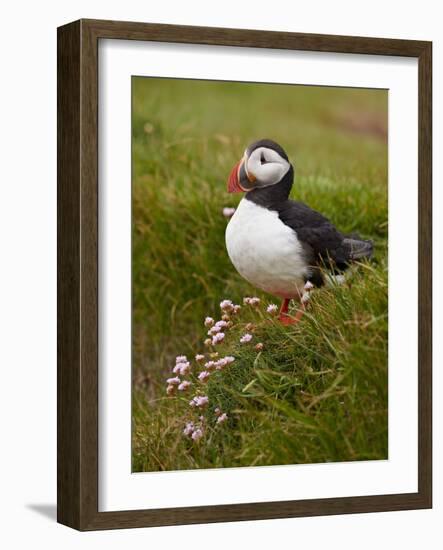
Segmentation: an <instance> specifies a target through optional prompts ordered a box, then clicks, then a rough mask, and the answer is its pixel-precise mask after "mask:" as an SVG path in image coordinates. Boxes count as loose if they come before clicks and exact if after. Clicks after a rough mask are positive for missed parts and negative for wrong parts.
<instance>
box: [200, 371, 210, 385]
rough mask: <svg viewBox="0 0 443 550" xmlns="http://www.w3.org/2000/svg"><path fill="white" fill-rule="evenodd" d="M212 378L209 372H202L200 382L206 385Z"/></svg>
mask: <svg viewBox="0 0 443 550" xmlns="http://www.w3.org/2000/svg"><path fill="white" fill-rule="evenodd" d="M210 376H211V374H210V373H209V372H208V371H207V370H202V371H201V373H200V374H199V375H198V379H199V380H200V382H203V384H205V383H206V382H207V381H208V378H209V377H210Z"/></svg>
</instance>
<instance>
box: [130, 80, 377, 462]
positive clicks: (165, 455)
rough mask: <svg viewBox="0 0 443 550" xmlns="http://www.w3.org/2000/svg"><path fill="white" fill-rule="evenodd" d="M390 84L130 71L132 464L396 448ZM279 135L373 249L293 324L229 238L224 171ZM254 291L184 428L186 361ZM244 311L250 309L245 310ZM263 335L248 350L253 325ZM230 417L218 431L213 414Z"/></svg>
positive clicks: (323, 202) (299, 181)
mask: <svg viewBox="0 0 443 550" xmlns="http://www.w3.org/2000/svg"><path fill="white" fill-rule="evenodd" d="M386 120H387V93H386V92H385V91H378V90H356V89H336V88H318V87H306V86H303V87H298V86H280V85H277V86H269V85H257V84H253V85H252V84H240V83H220V82H195V81H180V80H167V79H146V78H134V80H133V469H134V471H153V470H177V469H190V468H213V467H221V466H224V467H232V466H250V465H270V464H295V463H313V462H329V461H347V460H368V459H381V458H386V457H387V146H386V140H385V128H386V126H385V125H386ZM261 137H269V138H271V139H274V140H275V141H277V142H279V143H280V144H281V145H283V147H284V148H285V149H286V151H287V153H288V155H289V157H290V159H291V160H292V162H293V163H294V165H295V170H296V181H295V185H294V188H293V193H292V194H293V196H294V197H296V198H297V199H300V200H303V201H305V202H306V203H308V204H309V205H310V206H312V207H313V208H315V209H318V210H319V211H321V212H322V213H324V214H325V215H327V216H328V217H329V218H330V219H331V220H332V221H333V222H334V223H335V224H336V225H337V226H338V227H339V228H340V229H341V230H342V231H345V232H354V231H355V232H358V233H360V234H361V235H362V236H363V237H366V238H372V239H373V240H374V242H375V245H376V248H375V257H374V260H373V261H371V263H365V264H362V265H361V266H359V269H358V270H357V271H355V272H353V273H352V275H351V277H350V279H349V282H348V284H347V285H346V286H343V287H338V286H333V287H332V288H329V289H327V290H324V291H322V292H318V293H313V297H312V300H311V304H310V306H309V310H308V313H307V314H306V315H305V317H304V319H303V321H302V322H301V323H300V324H299V325H297V326H295V327H289V328H288V327H282V326H281V325H279V324H278V323H276V322H274V321H272V320H270V319H269V316H268V315H267V314H265V313H264V311H265V309H264V306H265V305H266V304H267V303H270V302H273V301H274V299H273V298H272V297H271V296H265V295H264V294H261V293H257V291H256V290H255V289H254V288H252V287H251V286H250V285H249V284H248V283H247V282H246V281H244V280H243V279H242V278H241V277H240V276H239V275H238V274H237V273H236V271H235V269H234V268H233V266H232V265H231V263H230V261H229V258H228V256H227V254H226V251H225V246H224V231H225V227H226V220H225V219H224V218H223V216H222V215H221V210H222V208H223V207H224V206H235V204H236V202H237V201H238V200H239V199H240V198H241V197H239V196H236V197H233V196H229V195H227V193H226V185H225V183H226V178H227V175H228V174H229V171H230V169H231V167H232V166H233V165H234V163H235V162H236V161H237V160H238V159H239V157H240V156H241V154H242V152H243V150H244V149H245V147H246V146H247V145H248V144H249V143H250V142H252V141H254V140H255V139H258V138H261ZM246 295H258V296H259V297H261V299H262V301H263V305H261V306H260V308H259V309H258V310H257V311H256V310H254V311H245V308H243V310H242V314H241V316H240V318H239V319H238V320H237V322H236V325H235V326H234V327H233V328H232V329H231V330H230V331H229V333H228V334H227V341H226V343H223V344H222V345H221V347H220V353H227V354H230V355H233V356H235V357H236V361H235V363H234V364H233V365H232V366H231V367H229V369H226V370H224V371H223V372H221V373H217V374H215V375H213V376H211V378H210V382H209V383H208V385H207V388H205V389H207V391H208V396H209V398H210V403H211V406H210V407H209V408H208V410H207V412H206V413H205V416H206V417H207V424H208V428H207V430H206V433H205V436H204V438H202V439H201V440H200V441H199V442H198V443H192V442H191V441H190V440H189V439H187V438H185V437H183V435H182V430H183V426H184V422H185V420H186V419H187V418H188V417H189V415H190V414H191V413H190V412H189V411H190V409H189V406H188V405H187V402H188V401H189V398H187V399H186V400H185V399H179V398H167V397H166V395H165V378H167V377H168V376H170V372H171V369H172V366H173V365H174V362H175V361H174V359H175V356H176V355H180V354H185V355H188V357H193V356H194V355H195V354H196V353H197V352H200V351H201V350H202V349H203V348H202V339H203V338H204V337H205V336H206V332H205V330H204V327H203V325H202V321H203V319H204V317H205V316H206V315H211V316H213V317H216V318H219V315H220V312H219V307H218V304H219V302H220V301H221V300H222V299H223V298H230V299H232V300H233V301H235V302H237V303H239V302H241V300H242V297H243V296H246ZM246 309H247V308H246ZM248 322H253V323H254V325H255V326H256V328H255V331H254V341H255V342H256V341H261V342H263V344H264V349H263V351H261V352H257V351H256V350H255V348H254V346H252V345H249V346H240V345H239V344H238V339H239V336H240V334H242V333H243V332H244V327H245V324H246V323H248ZM217 405H218V406H220V407H221V408H222V410H226V412H228V414H229V420H228V422H227V423H226V424H224V425H221V426H217V427H215V428H212V427H209V426H213V425H214V421H215V419H214V417H213V412H212V411H213V408H214V407H215V406H217Z"/></svg>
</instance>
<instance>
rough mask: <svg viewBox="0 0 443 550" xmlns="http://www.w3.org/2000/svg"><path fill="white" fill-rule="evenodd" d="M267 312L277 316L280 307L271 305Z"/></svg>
mask: <svg viewBox="0 0 443 550" xmlns="http://www.w3.org/2000/svg"><path fill="white" fill-rule="evenodd" d="M266 311H267V312H268V313H270V314H271V315H275V314H276V313H277V311H278V307H277V306H276V305H275V304H269V306H268V307H267V308H266Z"/></svg>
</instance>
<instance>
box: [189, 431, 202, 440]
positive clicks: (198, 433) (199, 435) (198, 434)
mask: <svg viewBox="0 0 443 550" xmlns="http://www.w3.org/2000/svg"><path fill="white" fill-rule="evenodd" d="M191 437H192V439H193V440H194V441H198V440H199V439H201V438H202V437H203V430H202V429H201V428H197V429H196V430H194V431H193V432H192V435H191Z"/></svg>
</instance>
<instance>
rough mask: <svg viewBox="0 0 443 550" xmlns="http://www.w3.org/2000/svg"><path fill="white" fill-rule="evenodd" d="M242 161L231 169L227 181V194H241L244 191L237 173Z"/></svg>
mask: <svg viewBox="0 0 443 550" xmlns="http://www.w3.org/2000/svg"><path fill="white" fill-rule="evenodd" d="M243 162H244V160H243V159H241V160H240V161H239V162H237V164H236V165H235V166H234V168H233V169H232V171H231V173H230V175H229V179H228V193H242V192H244V191H246V189H243V187H242V186H241V185H240V179H239V172H240V168H241V166H242V164H243Z"/></svg>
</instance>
